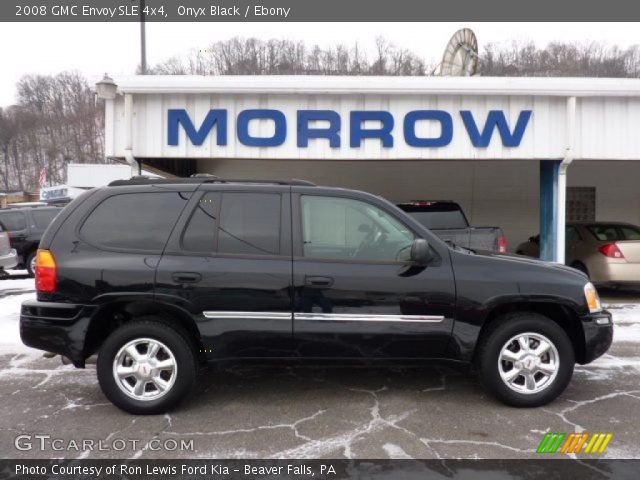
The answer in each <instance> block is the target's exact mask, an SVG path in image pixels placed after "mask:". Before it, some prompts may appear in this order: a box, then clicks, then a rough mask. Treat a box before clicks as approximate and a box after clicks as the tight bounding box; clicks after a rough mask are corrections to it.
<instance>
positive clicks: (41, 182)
mask: <svg viewBox="0 0 640 480" xmlns="http://www.w3.org/2000/svg"><path fill="white" fill-rule="evenodd" d="M46 184H47V166H46V165H44V166H43V167H42V168H41V169H40V175H39V176H38V186H39V187H40V188H42V187H44V186H45V185H46Z"/></svg>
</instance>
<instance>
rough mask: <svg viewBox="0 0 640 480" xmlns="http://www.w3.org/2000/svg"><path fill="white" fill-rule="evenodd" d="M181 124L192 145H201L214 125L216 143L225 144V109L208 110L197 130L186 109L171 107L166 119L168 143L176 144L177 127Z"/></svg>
mask: <svg viewBox="0 0 640 480" xmlns="http://www.w3.org/2000/svg"><path fill="white" fill-rule="evenodd" d="M180 125H182V127H183V128H184V131H185V133H186V134H187V138H189V140H191V143H193V144H194V145H202V144H203V143H204V141H205V139H206V138H207V135H209V132H210V131H211V130H212V129H213V126H214V125H216V126H217V129H216V144H218V145H226V144H227V111H226V110H209V113H208V114H207V116H206V117H205V119H204V121H203V122H202V125H201V126H200V128H199V129H198V130H196V127H194V126H193V123H192V122H191V119H190V118H189V114H188V113H187V111H186V110H184V109H182V108H180V109H171V110H169V118H168V120H167V127H168V137H169V145H178V137H179V135H178V127H179V126H180Z"/></svg>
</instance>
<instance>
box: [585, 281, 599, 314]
mask: <svg viewBox="0 0 640 480" xmlns="http://www.w3.org/2000/svg"><path fill="white" fill-rule="evenodd" d="M584 298H585V300H586V301H587V305H588V306H589V311H590V312H591V313H596V312H599V311H601V310H602V304H601V303H600V297H599V296H598V291H597V290H596V287H594V286H593V284H592V283H591V282H589V283H587V284H586V285H585V286H584Z"/></svg>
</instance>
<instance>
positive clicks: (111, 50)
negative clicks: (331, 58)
mask: <svg viewBox="0 0 640 480" xmlns="http://www.w3.org/2000/svg"><path fill="white" fill-rule="evenodd" d="M463 27H468V28H471V29H473V30H474V31H475V33H476V36H477V37H478V43H479V47H480V51H482V47H483V45H486V44H487V43H492V42H505V41H512V40H518V41H529V40H531V41H534V42H535V43H536V44H538V45H539V46H544V45H546V44H547V43H549V42H550V41H554V40H560V41H569V42H573V41H576V42H585V41H587V42H589V41H598V42H603V43H605V44H608V45H619V46H620V47H623V48H624V47H628V46H631V45H634V44H636V43H639V42H640V40H639V38H638V31H639V27H640V23H566V22H564V23H561V22H557V23H517V22H511V23H506V22H505V23H455V22H440V23H147V63H148V64H149V65H154V64H156V63H159V62H162V61H164V60H166V59H167V58H170V57H172V56H175V55H179V54H181V53H188V52H189V51H190V50H191V49H194V48H195V49H200V48H206V47H207V46H208V45H210V44H211V43H213V42H215V41H218V40H225V39H229V38H232V37H234V36H242V37H257V38H262V39H269V38H287V39H290V40H304V41H305V42H307V43H308V44H318V45H320V46H329V45H333V44H336V43H345V44H353V43H355V42H358V44H359V45H360V46H361V47H362V48H364V49H366V50H367V51H373V47H374V40H375V37H376V36H378V35H383V36H384V37H386V38H387V39H388V40H389V41H390V42H392V43H394V44H395V45H397V46H399V47H404V48H407V49H410V50H411V51H413V52H415V53H416V54H418V55H419V56H421V57H422V58H423V59H424V60H425V61H427V62H428V63H432V62H437V61H438V60H439V59H440V58H441V56H442V52H443V51H444V48H445V45H446V43H447V41H448V40H449V38H450V37H451V35H453V33H454V32H455V31H456V30H457V29H459V28H463ZM139 42H140V33H139V25H138V24H137V23H0V45H2V47H1V49H0V61H1V63H0V65H2V68H1V70H0V106H7V105H11V104H13V103H15V94H16V90H15V84H16V82H17V81H18V80H19V79H20V77H21V76H23V75H25V74H30V73H38V74H55V73H58V72H61V71H65V70H78V71H80V72H81V73H83V74H84V75H85V76H87V77H88V78H89V79H90V80H91V81H92V82H93V81H96V80H98V79H99V78H101V77H102V75H103V74H104V73H105V72H107V73H109V75H111V76H112V77H117V76H118V75H131V74H134V73H135V69H136V66H137V65H138V64H139V61H140V43H139Z"/></svg>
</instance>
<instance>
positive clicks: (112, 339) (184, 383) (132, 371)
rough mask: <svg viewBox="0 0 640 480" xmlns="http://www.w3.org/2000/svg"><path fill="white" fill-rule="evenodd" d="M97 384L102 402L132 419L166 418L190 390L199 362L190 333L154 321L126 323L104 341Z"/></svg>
mask: <svg viewBox="0 0 640 480" xmlns="http://www.w3.org/2000/svg"><path fill="white" fill-rule="evenodd" d="M97 371H98V381H99V383H100V388H102V391H103V392H104V394H105V395H106V397H107V398H108V399H109V400H110V401H111V402H113V403H114V404H115V405H116V406H118V407H119V408H121V409H122V410H125V411H127V412H129V413H134V414H157V413H164V412H166V411H167V410H170V409H171V408H172V407H174V406H175V405H176V404H177V403H178V402H180V400H182V399H183V398H184V397H185V396H186V395H187V393H188V392H189V391H190V390H191V389H192V388H193V385H194V383H195V379H196V374H197V359H196V353H195V350H194V347H193V344H192V342H190V341H189V338H188V334H187V333H186V332H184V331H183V330H182V329H181V328H179V327H174V326H172V325H169V324H166V323H162V322H158V321H155V320H139V321H135V322H132V323H127V324H125V325H123V326H121V327H119V328H118V329H116V330H115V331H114V332H112V333H111V334H110V335H109V337H107V339H106V340H105V342H104V344H103V345H102V347H101V348H100V353H99V355H98V365H97Z"/></svg>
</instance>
